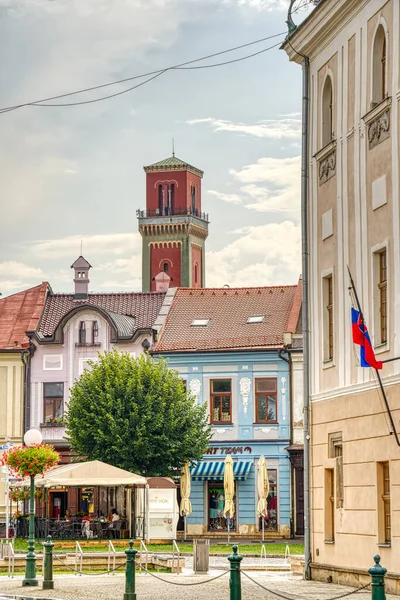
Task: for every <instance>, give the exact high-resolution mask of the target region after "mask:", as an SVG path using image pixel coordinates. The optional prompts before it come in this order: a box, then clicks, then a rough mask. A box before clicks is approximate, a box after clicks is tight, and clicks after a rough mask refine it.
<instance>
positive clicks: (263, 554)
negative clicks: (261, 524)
mask: <svg viewBox="0 0 400 600" xmlns="http://www.w3.org/2000/svg"><path fill="white" fill-rule="evenodd" d="M260 558H261V560H262V559H263V558H265V560H267V549H266V548H265V544H263V545H262V546H261V554H260Z"/></svg>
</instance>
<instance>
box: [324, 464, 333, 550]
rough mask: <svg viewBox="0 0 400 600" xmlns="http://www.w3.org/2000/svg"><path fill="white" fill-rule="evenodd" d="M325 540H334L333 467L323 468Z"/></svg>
mask: <svg viewBox="0 0 400 600" xmlns="http://www.w3.org/2000/svg"><path fill="white" fill-rule="evenodd" d="M324 496H325V502H324V517H325V541H326V542H333V541H334V540H335V478H334V470H333V469H325V482H324Z"/></svg>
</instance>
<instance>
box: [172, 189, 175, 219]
mask: <svg viewBox="0 0 400 600" xmlns="http://www.w3.org/2000/svg"><path fill="white" fill-rule="evenodd" d="M174 211H175V184H174V183H171V213H172V214H173V215H174V214H175V212H174Z"/></svg>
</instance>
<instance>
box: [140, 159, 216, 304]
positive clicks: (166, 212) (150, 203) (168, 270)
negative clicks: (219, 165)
mask: <svg viewBox="0 0 400 600" xmlns="http://www.w3.org/2000/svg"><path fill="white" fill-rule="evenodd" d="M144 170H145V172H146V210H138V211H137V216H138V220H139V232H140V234H141V236H142V240H143V245H142V289H143V291H144V292H149V291H159V292H164V291H166V290H167V289H168V288H169V287H193V288H202V287H204V286H205V278H204V250H205V240H206V238H207V236H208V215H206V214H205V213H203V212H202V210H201V179H202V177H203V171H201V170H200V169H198V168H196V167H193V166H192V165H190V164H188V163H187V162H185V161H183V160H180V159H179V158H177V157H176V156H175V153H173V155H172V156H171V157H170V158H167V159H165V160H161V161H160V162H157V163H154V164H152V165H148V166H147V167H144Z"/></svg>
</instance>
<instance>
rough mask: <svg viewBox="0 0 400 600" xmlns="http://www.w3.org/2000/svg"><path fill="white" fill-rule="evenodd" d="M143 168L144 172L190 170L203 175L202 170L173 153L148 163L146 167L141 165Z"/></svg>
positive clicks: (200, 175)
mask: <svg viewBox="0 0 400 600" xmlns="http://www.w3.org/2000/svg"><path fill="white" fill-rule="evenodd" d="M143 169H144V170H145V171H146V173H152V172H156V171H191V172H192V173H194V174H195V175H198V176H199V177H203V174H204V172H203V171H201V170H200V169H197V167H193V165H190V164H189V163H187V162H185V161H184V160H181V159H180V158H178V157H177V156H175V155H173V156H170V157H169V158H164V160H160V161H159V162H156V163H153V164H152V165H148V166H147V167H143Z"/></svg>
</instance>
